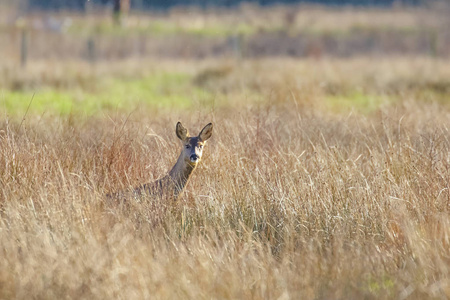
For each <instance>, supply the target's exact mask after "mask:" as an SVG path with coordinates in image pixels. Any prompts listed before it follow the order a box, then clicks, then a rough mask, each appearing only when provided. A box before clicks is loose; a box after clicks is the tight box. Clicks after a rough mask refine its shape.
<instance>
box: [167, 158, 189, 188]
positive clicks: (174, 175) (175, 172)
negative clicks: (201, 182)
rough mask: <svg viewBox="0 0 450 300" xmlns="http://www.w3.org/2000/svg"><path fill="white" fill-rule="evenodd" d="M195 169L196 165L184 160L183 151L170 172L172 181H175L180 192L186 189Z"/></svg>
mask: <svg viewBox="0 0 450 300" xmlns="http://www.w3.org/2000/svg"><path fill="white" fill-rule="evenodd" d="M194 170H195V166H192V165H191V164H189V163H187V162H186V161H185V160H184V155H183V153H181V155H180V156H179V157H178V160H177V162H176V163H175V165H174V166H173V168H172V170H170V172H169V176H170V178H171V179H172V182H173V183H175V187H176V189H177V190H178V192H181V191H182V190H183V189H184V187H185V186H186V184H187V182H188V180H189V177H190V176H191V174H192V172H193V171H194Z"/></svg>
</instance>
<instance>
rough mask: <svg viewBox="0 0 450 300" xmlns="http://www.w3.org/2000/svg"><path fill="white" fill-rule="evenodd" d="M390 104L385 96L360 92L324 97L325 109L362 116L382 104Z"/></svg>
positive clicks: (390, 99) (390, 100)
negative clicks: (350, 112)
mask: <svg viewBox="0 0 450 300" xmlns="http://www.w3.org/2000/svg"><path fill="white" fill-rule="evenodd" d="M391 102H392V98H391V97H389V96H387V95H376V94H365V93H362V92H351V93H348V94H339V95H327V96H326V97H325V106H326V108H327V109H329V110H331V111H334V112H337V113H345V112H348V111H356V112H359V113H362V114H369V113H371V112H374V111H376V110H377V109H379V108H380V107H381V106H383V105H384V104H388V103H391Z"/></svg>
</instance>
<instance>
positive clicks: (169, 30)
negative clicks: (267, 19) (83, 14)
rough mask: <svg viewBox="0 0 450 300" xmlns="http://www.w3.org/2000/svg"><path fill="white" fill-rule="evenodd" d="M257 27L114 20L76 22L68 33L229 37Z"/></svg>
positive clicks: (252, 31)
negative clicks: (117, 22) (121, 22)
mask: <svg viewBox="0 0 450 300" xmlns="http://www.w3.org/2000/svg"><path fill="white" fill-rule="evenodd" d="M256 30H257V29H256V28H255V27H252V26H250V25H247V24H243V23H241V24H236V25H235V26H228V25H226V24H223V25H222V24H214V25H205V26H186V27H183V26H178V25H177V24H174V23H173V22H167V21H166V22H165V21H159V20H155V21H152V22H150V23H148V24H145V25H136V26H132V27H131V26H130V27H127V26H117V25H115V24H114V23H112V22H102V23H98V24H95V25H90V24H83V23H76V24H73V25H72V26H71V27H69V28H68V31H67V32H68V33H69V34H72V35H78V36H86V37H87V36H92V35H97V36H136V35H149V36H173V35H186V34H187V35H194V36H204V37H227V36H230V35H236V34H239V35H251V34H253V33H255V32H256Z"/></svg>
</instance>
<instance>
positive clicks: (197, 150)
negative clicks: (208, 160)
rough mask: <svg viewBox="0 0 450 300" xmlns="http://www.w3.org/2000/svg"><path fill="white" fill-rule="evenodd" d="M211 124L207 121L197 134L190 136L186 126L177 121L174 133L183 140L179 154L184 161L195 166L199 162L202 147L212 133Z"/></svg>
mask: <svg viewBox="0 0 450 300" xmlns="http://www.w3.org/2000/svg"><path fill="white" fill-rule="evenodd" d="M212 129H213V124H212V123H209V124H208V125H206V126H205V127H204V128H203V129H202V130H201V131H200V133H199V134H198V136H195V137H191V136H190V135H189V132H188V130H187V129H186V128H184V127H183V125H181V123H180V122H178V123H177V127H176V133H177V136H178V138H179V139H180V140H181V141H182V142H183V150H181V155H182V156H183V157H184V161H185V163H187V164H189V165H191V166H192V167H196V166H197V165H198V163H199V162H200V160H201V158H202V154H203V147H204V146H205V144H206V141H207V140H208V139H209V138H210V137H211V135H212Z"/></svg>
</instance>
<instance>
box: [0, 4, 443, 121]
mask: <svg viewBox="0 0 450 300" xmlns="http://www.w3.org/2000/svg"><path fill="white" fill-rule="evenodd" d="M449 15H450V5H449V2H447V1H431V0H430V1H425V0H396V1H393V0H364V1H354V0H346V1H338V0H323V1H320V0H317V1H289V0H284V1H271V0H259V1H245V2H244V1H239V0H216V1H214V0H183V1H181V0H171V1H159V0H152V1H151V0H90V1H86V0H76V1H75V0H73V1H67V0H34V1H31V0H16V1H9V0H1V1H0V41H1V42H0V57H2V60H1V61H0V70H1V71H2V72H1V74H0V88H1V89H2V93H3V95H2V96H1V97H2V98H3V99H2V100H3V102H4V103H5V104H4V105H3V108H2V109H5V108H6V110H7V112H8V113H10V114H12V115H14V114H15V113H18V114H21V113H23V111H24V110H25V109H26V108H27V107H28V102H29V100H30V98H31V97H32V94H33V93H36V92H37V95H38V96H43V98H39V97H38V98H37V99H36V103H35V105H33V107H32V109H37V110H38V111H39V107H41V108H42V109H41V111H45V109H44V106H45V107H46V108H47V109H48V111H55V112H57V113H69V112H73V110H74V103H77V104H78V105H79V106H80V105H81V104H83V105H84V108H83V110H84V112H85V113H87V114H94V113H95V112H96V111H99V110H103V109H107V108H108V107H110V108H111V107H115V108H117V107H124V108H125V110H126V108H127V107H136V106H138V105H141V104H143V105H146V106H148V105H150V106H154V105H157V106H158V107H159V106H161V103H166V104H167V105H162V106H170V104H172V105H173V106H177V107H178V106H180V105H181V106H182V107H186V106H189V105H190V104H192V101H193V99H194V98H196V99H197V100H198V101H197V103H198V102H199V101H200V102H201V101H206V102H208V101H210V100H211V99H212V98H214V99H216V100H217V99H219V98H220V96H221V95H224V94H226V93H225V92H227V91H230V90H233V89H234V88H236V87H239V88H240V90H239V92H242V91H243V87H245V88H246V89H247V90H250V92H248V91H247V95H248V94H249V93H251V94H252V95H255V94H258V96H257V97H267V95H268V94H267V93H265V94H264V93H262V94H261V93H259V91H260V88H255V86H256V85H257V86H258V87H261V86H262V87H264V86H267V82H264V79H261V80H259V79H258V80H256V81H257V82H253V83H251V82H248V80H244V81H242V80H241V79H239V78H237V77H236V76H234V75H236V73H240V74H242V73H244V74H245V72H244V71H243V70H238V69H239V67H240V66H242V65H243V64H242V62H244V61H247V62H248V61H253V62H255V61H260V62H261V61H264V63H261V64H262V65H265V64H266V63H267V62H268V61H270V60H272V61H274V60H276V59H278V60H279V59H287V60H291V59H293V60H295V61H309V62H310V61H311V60H313V61H331V60H334V61H336V60H338V61H341V62H343V61H345V60H348V59H355V58H358V59H362V58H365V59H367V60H368V61H367V62H366V66H367V65H372V64H373V59H391V60H393V61H395V62H399V61H400V60H405V59H406V60H408V61H410V62H411V59H412V58H420V59H422V60H423V59H446V58H448V57H449V55H450V30H449V28H450V17H449ZM174 62H175V63H174ZM207 62H208V63H207ZM261 64H260V65H261ZM282 64H284V65H285V66H286V63H285V62H283V63H277V65H282ZM311 64H312V65H314V64H315V63H314V62H313V63H311ZM403 64H405V63H403ZM244 65H245V64H244ZM344 65H346V64H344ZM366 66H364V67H362V66H359V67H356V66H350V67H349V68H350V69H351V71H349V72H352V71H356V72H360V71H361V68H363V69H365V70H367V67H366ZM372 67H373V66H372ZM261 68H264V67H261ZM356 68H359V69H356ZM405 68H406V67H405ZM405 68H404V69H405ZM427 68H433V66H429V65H428V67H427ZM144 69H145V70H146V71H144ZM281 69H282V68H281ZM322 69H323V68H322ZM397 69H399V68H397ZM233 71H234V73H233ZM416 71H417V69H414V70H413V71H412V72H416ZM248 72H249V74H248V75H249V76H251V75H250V74H255V72H257V73H258V71H257V70H251V71H248ZM264 72H265V71H264ZM280 72H281V73H278V75H277V76H278V77H279V78H283V76H284V77H293V76H294V74H292V73H291V74H284V75H283V74H282V73H283V72H282V71H280ZM324 72H326V70H324ZM374 72H375V73H376V71H374ZM374 72H372V73H370V71H369V72H367V71H365V72H364V74H363V75H361V76H362V77H364V78H366V79H367V80H366V83H368V85H370V86H371V87H373V88H372V90H374V89H375V90H377V91H378V92H381V93H382V94H385V93H386V92H389V91H392V90H393V89H394V90H398V88H397V87H398V86H399V85H398V82H389V83H388V84H382V86H381V88H380V85H377V84H378V83H376V84H375V83H373V82H372V83H370V81H373V78H374V77H376V76H375V73H374ZM406 72H408V71H406ZM369 73H370V74H369ZM380 73H383V76H382V77H386V76H388V74H389V73H390V71H389V70H383V71H380ZM419 73H420V70H419ZM230 74H231V75H230ZM308 76H309V75H308ZM316 76H317V77H319V76H322V78H323V80H319V82H316V83H315V84H316V86H315V87H314V85H313V89H315V88H316V87H317V88H318V89H322V87H323V86H326V89H327V91H328V92H329V91H331V92H332V93H331V94H332V95H335V94H336V93H337V94H339V92H340V91H342V90H345V89H346V87H344V88H342V84H341V83H342V82H341V83H338V84H335V83H333V82H331V83H330V82H328V81H327V79H326V78H325V77H324V74H316ZM339 76H340V77H346V75H343V74H340V75H339ZM124 78H127V79H128V81H124V80H123V79H124ZM302 78H305V76H302ZM397 79H398V77H397ZM441 79H442V78H440V79H439V80H438V81H439V82H437V83H436V82H431V86H432V88H433V89H437V90H438V91H439V89H441V90H442V89H444V90H446V89H447V88H448V84H447V83H446V82H442V80H441ZM230 80H231V81H233V82H234V84H233V86H230V84H229V83H230ZM118 81H120V82H121V87H118V84H117V82H118ZM341 81H342V80H341ZM400 81H401V80H400ZM418 81H420V82H422V81H421V80H415V81H412V82H406V83H405V81H404V80H403V81H402V84H403V85H401V86H402V87H405V86H407V87H409V86H413V85H415V84H417V82H418ZM349 85H350V86H352V85H353V86H355V85H358V86H361V85H362V86H364V85H365V84H364V83H357V82H350V83H349V84H347V87H348V86H349ZM366 85H367V84H366ZM434 85H437V86H434ZM305 86H308V85H307V84H303V85H302V87H301V88H299V84H298V82H291V83H289V88H290V89H291V90H292V89H297V90H304V87H305ZM310 86H311V85H310ZM180 87H181V88H180ZM183 87H184V88H183ZM279 88H280V87H279V86H272V88H271V90H270V91H269V93H270V92H272V91H273V90H277V91H278V90H279ZM161 90H163V92H161ZM177 90H178V92H177ZM362 92H363V93H366V91H362ZM208 93H209V94H208ZM309 95H310V96H311V94H309ZM344 95H345V93H344ZM250 98H251V97H250ZM102 99H103V100H102ZM152 99H153V100H152ZM208 99H209V100H208ZM55 100H57V102H58V103H59V104H55ZM41 102H42V103H43V104H42V105H39V103H41ZM111 103H112V104H111ZM44 104H45V105H44Z"/></svg>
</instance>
